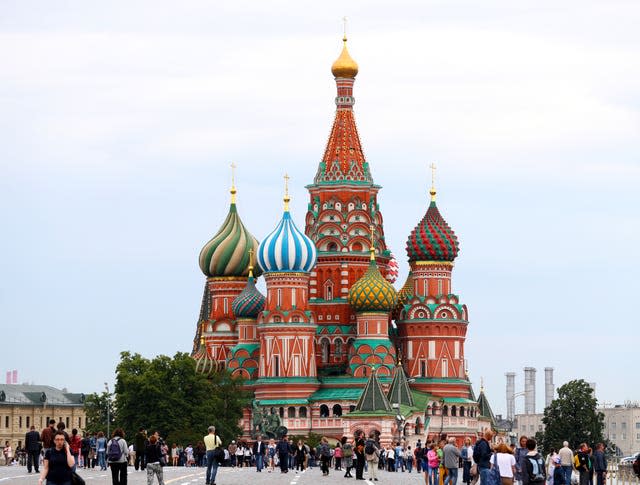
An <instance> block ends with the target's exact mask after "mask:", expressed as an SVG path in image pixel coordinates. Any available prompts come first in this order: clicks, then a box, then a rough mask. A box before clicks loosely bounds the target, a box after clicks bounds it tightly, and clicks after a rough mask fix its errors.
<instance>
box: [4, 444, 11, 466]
mask: <svg viewBox="0 0 640 485" xmlns="http://www.w3.org/2000/svg"><path fill="white" fill-rule="evenodd" d="M2 454H3V455H4V464H5V465H7V466H9V465H11V462H12V461H13V448H11V443H10V442H9V441H5V442H4V448H3V450H2Z"/></svg>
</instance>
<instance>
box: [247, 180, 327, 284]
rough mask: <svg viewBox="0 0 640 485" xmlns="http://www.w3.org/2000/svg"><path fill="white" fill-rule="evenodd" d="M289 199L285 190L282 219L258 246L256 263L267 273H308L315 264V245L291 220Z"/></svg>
mask: <svg viewBox="0 0 640 485" xmlns="http://www.w3.org/2000/svg"><path fill="white" fill-rule="evenodd" d="M285 178H288V177H285ZM290 200H291V199H290V198H289V193H288V191H286V193H285V197H284V214H283V216H282V219H281V220H280V222H279V223H278V225H277V226H276V228H275V229H274V230H273V232H272V233H271V234H269V235H268V236H267V237H266V238H264V241H262V242H261V243H260V246H259V247H258V263H259V265H260V267H261V268H262V270H263V271H265V272H267V273H272V272H278V271H288V272H303V273H308V272H310V271H311V269H312V268H313V267H314V266H315V264H316V257H317V254H318V252H317V250H316V246H315V244H314V243H313V241H312V240H311V239H309V238H308V237H307V236H306V235H305V234H304V233H303V232H301V231H300V229H298V228H297V227H296V225H295V223H294V222H293V219H292V218H291V214H290V213H289V201H290Z"/></svg>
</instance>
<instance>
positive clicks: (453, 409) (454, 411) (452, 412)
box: [451, 406, 458, 416]
mask: <svg viewBox="0 0 640 485" xmlns="http://www.w3.org/2000/svg"><path fill="white" fill-rule="evenodd" d="M457 411H458V410H457V409H456V407H455V406H451V416H457V415H458V412H457Z"/></svg>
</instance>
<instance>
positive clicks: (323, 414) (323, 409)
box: [320, 404, 329, 418]
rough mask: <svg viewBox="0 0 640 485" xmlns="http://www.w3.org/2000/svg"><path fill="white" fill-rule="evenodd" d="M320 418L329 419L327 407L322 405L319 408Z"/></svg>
mask: <svg viewBox="0 0 640 485" xmlns="http://www.w3.org/2000/svg"><path fill="white" fill-rule="evenodd" d="M320 417H321V418H328V417H329V406H327V405H326V404H323V405H321V406H320Z"/></svg>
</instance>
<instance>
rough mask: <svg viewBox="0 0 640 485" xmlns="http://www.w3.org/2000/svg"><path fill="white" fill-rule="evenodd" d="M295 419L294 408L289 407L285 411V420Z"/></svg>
mask: <svg viewBox="0 0 640 485" xmlns="http://www.w3.org/2000/svg"><path fill="white" fill-rule="evenodd" d="M295 417H296V408H294V407H293V406H289V409H287V418H295Z"/></svg>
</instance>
